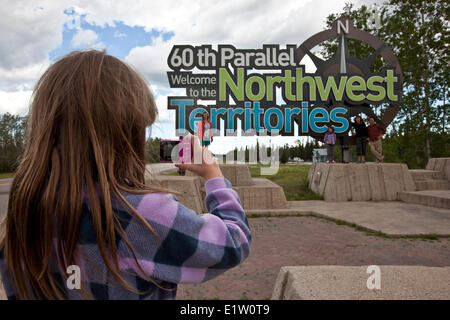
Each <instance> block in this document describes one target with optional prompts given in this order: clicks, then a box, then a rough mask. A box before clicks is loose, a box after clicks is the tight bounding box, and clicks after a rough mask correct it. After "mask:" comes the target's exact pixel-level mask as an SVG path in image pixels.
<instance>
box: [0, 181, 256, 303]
mask: <svg viewBox="0 0 450 320" xmlns="http://www.w3.org/2000/svg"><path fill="white" fill-rule="evenodd" d="M205 189H206V199H205V201H206V206H207V209H208V211H209V213H206V214H196V213H195V212H194V211H193V210H191V209H188V208H186V207H185V206H184V205H182V204H181V203H179V202H178V200H177V199H176V197H175V196H174V195H172V194H167V193H150V194H145V195H137V194H124V196H125V197H126V199H127V201H128V202H130V204H131V205H133V206H134V207H135V208H136V209H137V210H138V212H139V213H140V214H141V215H142V216H143V217H144V218H145V219H146V220H147V221H148V223H149V224H150V225H151V226H152V228H153V229H154V230H155V232H156V233H157V234H158V236H159V238H160V240H161V247H159V246H158V244H157V242H156V241H155V238H154V236H153V235H152V233H151V232H150V231H149V230H148V229H147V228H146V227H145V226H144V225H143V224H142V223H141V222H139V221H138V220H137V219H135V218H134V217H133V216H131V215H129V214H128V213H126V212H124V211H122V210H121V209H120V208H118V207H117V205H116V204H115V202H114V201H113V207H114V210H115V212H116V213H117V216H118V218H119V221H120V223H121V224H122V227H123V229H124V230H125V232H126V234H127V237H128V239H129V241H130V242H131V244H132V246H133V249H134V251H135V254H136V257H137V259H138V262H139V264H140V266H141V267H142V268H143V270H144V271H145V272H146V273H147V274H148V275H150V276H151V277H152V278H153V279H154V280H156V281H157V282H158V283H159V285H160V286H161V287H163V288H165V289H168V290H165V289H161V288H158V287H157V286H155V285H154V284H153V283H151V282H149V281H147V280H145V279H144V278H143V277H142V274H141V272H140V271H139V269H138V268H137V266H136V264H135V262H134V259H133V258H132V255H131V252H130V251H129V249H128V248H127V247H126V245H125V244H124V242H123V241H122V240H121V239H118V240H117V246H118V249H119V250H118V251H119V266H120V268H121V270H123V272H122V275H123V277H124V278H125V279H126V280H127V282H128V283H129V284H131V285H133V286H134V287H135V288H136V289H137V290H138V291H139V292H142V294H136V293H133V292H129V291H127V290H126V289H124V288H123V287H122V286H121V285H119V284H118V283H117V282H116V281H115V280H114V278H113V277H112V276H110V275H109V274H108V271H107V269H106V266H105V265H104V263H103V260H102V258H101V255H100V252H99V250H98V247H97V245H96V237H95V234H94V229H93V223H92V216H91V214H90V210H89V203H88V202H87V200H86V201H85V203H84V205H83V214H82V222H81V231H80V238H79V247H78V248H79V250H80V251H81V253H82V255H81V256H82V258H79V259H77V264H79V267H80V270H81V278H82V281H83V283H84V284H85V287H87V288H90V291H91V293H92V294H93V296H94V297H95V298H96V299H174V298H175V296H176V289H177V284H178V283H199V282H204V281H207V280H209V279H212V278H214V277H216V276H218V275H220V274H222V273H223V272H225V271H226V270H228V269H230V268H233V267H235V266H237V265H238V264H240V263H241V262H242V261H244V259H246V258H247V257H248V255H249V253H250V243H251V234H250V229H249V225H248V221H247V218H246V215H245V212H244V210H243V209H242V205H241V203H240V199H239V196H238V194H237V193H236V191H234V190H233V189H232V188H231V183H230V182H229V181H228V180H227V179H224V178H213V179H210V180H208V181H207V182H206V183H205ZM56 270H57V268H55V272H54V275H55V277H57V279H58V282H60V286H61V287H62V288H66V289H65V294H66V297H67V299H80V298H81V296H80V295H79V292H78V290H76V289H71V290H70V289H67V286H66V279H67V277H68V275H64V274H61V273H60V272H57V271H56ZM99 271H100V272H99ZM0 272H1V273H2V280H3V284H4V287H5V291H6V295H7V296H8V298H9V299H15V298H16V297H15V295H14V292H13V286H12V281H11V277H10V275H9V274H8V272H7V271H6V270H5V261H4V257H3V255H2V254H0Z"/></svg>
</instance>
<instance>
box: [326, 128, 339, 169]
mask: <svg viewBox="0 0 450 320" xmlns="http://www.w3.org/2000/svg"><path fill="white" fill-rule="evenodd" d="M323 142H324V143H325V144H326V145H327V163H330V162H331V163H335V161H334V145H335V144H336V133H334V128H333V127H332V126H328V130H327V132H325V136H324V138H323Z"/></svg>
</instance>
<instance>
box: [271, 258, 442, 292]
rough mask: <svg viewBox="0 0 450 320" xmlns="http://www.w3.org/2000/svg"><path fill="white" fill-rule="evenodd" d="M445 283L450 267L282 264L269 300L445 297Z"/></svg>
mask: <svg viewBox="0 0 450 320" xmlns="http://www.w3.org/2000/svg"><path fill="white" fill-rule="evenodd" d="M376 275H378V276H379V277H377V276H376ZM449 283H450V267H422V266H386V265H382V266H379V267H378V266H334V265H330V266H286V267H281V270H280V272H279V273H278V277H277V280H276V282H275V286H274V289H273V292H272V300H418V299H419V300H447V299H448V298H449ZM372 286H374V287H375V288H374V287H372Z"/></svg>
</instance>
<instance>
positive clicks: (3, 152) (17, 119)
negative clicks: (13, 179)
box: [0, 113, 27, 172]
mask: <svg viewBox="0 0 450 320" xmlns="http://www.w3.org/2000/svg"><path fill="white" fill-rule="evenodd" d="M26 120H27V118H26V117H21V116H19V115H12V114H10V113H5V114H3V115H0V172H12V171H14V170H15V169H16V168H17V165H18V164H19V160H20V157H21V156H22V153H23V150H24V146H25V128H26Z"/></svg>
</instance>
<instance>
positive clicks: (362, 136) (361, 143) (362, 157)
mask: <svg viewBox="0 0 450 320" xmlns="http://www.w3.org/2000/svg"><path fill="white" fill-rule="evenodd" d="M352 127H353V128H355V136H356V154H357V156H358V163H364V162H366V145H367V137H368V136H369V133H368V132H367V127H366V124H365V123H364V121H363V119H362V117H361V116H356V117H355V122H352Z"/></svg>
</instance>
